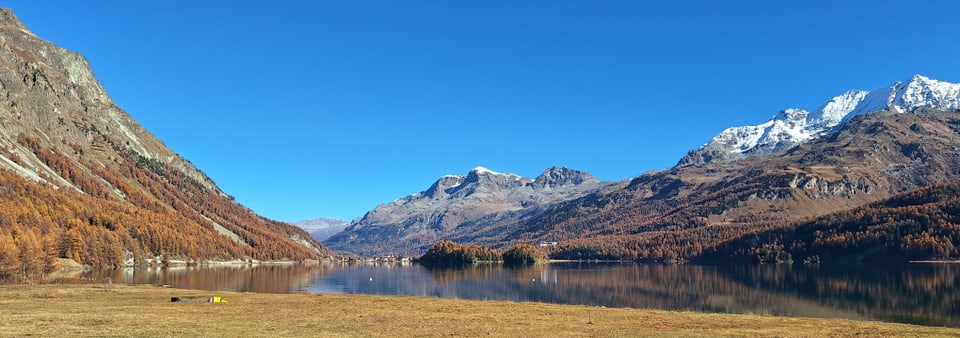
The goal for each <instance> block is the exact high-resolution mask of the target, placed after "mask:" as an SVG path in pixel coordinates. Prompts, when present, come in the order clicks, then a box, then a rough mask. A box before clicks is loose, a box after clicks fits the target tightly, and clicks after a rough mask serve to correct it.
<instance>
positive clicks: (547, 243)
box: [540, 242, 557, 247]
mask: <svg viewBox="0 0 960 338" xmlns="http://www.w3.org/2000/svg"><path fill="white" fill-rule="evenodd" d="M540 246H542V247H543V246H557V242H540Z"/></svg>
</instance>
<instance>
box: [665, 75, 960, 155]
mask: <svg viewBox="0 0 960 338" xmlns="http://www.w3.org/2000/svg"><path fill="white" fill-rule="evenodd" d="M917 107H932V108H937V109H943V110H953V109H957V108H958V107H960V84H956V83H950V82H944V81H938V80H933V79H930V78H928V77H925V76H923V75H919V74H918V75H914V76H912V77H911V78H910V79H908V80H907V81H903V82H897V83H894V84H893V85H890V86H887V87H883V88H880V89H875V90H871V91H864V90H851V91H848V92H846V93H843V94H842V95H840V96H836V97H834V98H832V99H830V101H828V102H827V103H826V104H824V105H823V106H821V107H820V108H819V109H817V110H815V111H812V112H807V111H806V110H803V109H795V108H791V109H785V110H783V111H781V113H780V114H779V115H777V116H775V117H774V118H773V119H771V120H769V121H767V122H764V123H762V124H759V125H755V126H742V127H731V128H727V129H726V130H724V131H723V132H721V133H720V134H719V135H717V136H716V137H714V138H713V139H712V140H710V142H708V143H707V144H705V145H703V146H702V147H700V149H697V150H694V151H691V152H690V153H688V154H687V156H685V157H684V158H683V159H681V160H680V162H679V163H678V164H677V165H678V166H688V165H696V164H703V163H707V162H711V161H714V160H718V159H720V160H737V159H741V158H746V157H751V156H755V155H762V154H769V153H773V152H778V151H781V150H785V149H788V148H790V147H793V146H795V145H797V144H800V143H803V142H806V141H808V140H811V139H814V138H817V137H820V136H822V135H825V134H829V133H832V132H834V131H836V130H837V128H839V127H840V126H842V125H843V124H844V123H845V122H846V121H848V120H850V119H851V118H853V117H854V116H857V115H862V114H869V113H873V112H877V111H881V110H891V111H895V112H900V113H903V112H910V111H912V110H913V109H915V108H917Z"/></svg>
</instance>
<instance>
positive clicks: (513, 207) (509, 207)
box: [324, 167, 603, 256]
mask: <svg viewBox="0 0 960 338" xmlns="http://www.w3.org/2000/svg"><path fill="white" fill-rule="evenodd" d="M602 185H603V184H602V183H601V182H600V180H598V179H597V178H596V177H594V176H593V175H590V174H588V173H585V172H582V171H577V170H572V169H567V168H558V167H553V168H548V169H546V170H544V172H543V173H542V174H540V176H538V177H537V178H535V179H530V178H526V177H521V176H518V175H515V174H505V173H499V172H495V171H492V170H489V169H486V168H484V167H476V168H474V169H473V170H470V172H469V173H467V175H466V176H457V175H447V176H444V177H441V178H440V179H438V180H437V181H436V182H434V183H433V185H431V186H430V187H429V188H427V189H426V190H424V191H422V192H420V193H417V194H413V195H410V196H406V197H403V198H400V199H398V200H396V201H393V202H391V203H386V204H382V205H380V206H378V207H376V208H374V209H373V210H371V211H370V212H368V213H367V214H366V215H364V216H363V218H361V219H359V220H357V221H355V222H353V223H352V224H351V225H350V226H349V227H348V228H346V229H345V230H344V231H343V232H341V233H339V234H337V235H334V236H333V237H331V238H329V239H327V240H325V241H324V243H325V244H326V245H327V246H329V247H330V248H331V249H332V250H336V251H338V252H341V253H349V254H354V255H361V256H368V255H379V254H399V255H412V254H417V253H420V252H422V251H423V250H425V249H426V248H427V247H429V246H430V245H432V244H433V243H434V242H436V241H437V240H440V239H446V238H451V237H458V236H464V235H470V234H474V233H477V232H480V231H486V230H490V231H494V230H493V229H488V228H489V225H492V224H496V223H497V222H499V221H502V220H503V219H511V218H514V217H517V215H520V214H523V213H525V212H530V211H533V210H536V209H538V208H540V207H542V206H548V205H551V204H552V203H556V202H558V201H566V200H570V199H573V198H577V197H580V196H583V195H585V194H587V193H590V192H593V191H596V190H597V189H598V188H599V187H601V186H602Z"/></svg>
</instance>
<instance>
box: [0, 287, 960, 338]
mask: <svg viewBox="0 0 960 338" xmlns="http://www.w3.org/2000/svg"><path fill="white" fill-rule="evenodd" d="M214 295H219V296H223V297H224V298H226V299H227V300H228V301H229V303H225V304H216V303H172V302H170V298H171V297H184V298H186V297H209V296H214ZM0 336H2V337H24V336H42V337H75V336H97V337H104V336H135V337H170V336H173V337H192V336H214V337H294V336H309V337H383V336H390V337H438V336H444V337H485V336H494V337H724V336H727V337H743V336H763V337H830V336H836V337H893V336H904V337H930V336H954V337H960V330H958V329H950V328H937V327H923V326H913V325H903V324H892V323H882V322H864V321H851V320H834V319H814V318H790V317H770V316H754V315H724V314H706V313H694V312H669V311H657V310H638V309H613V308H598V307H586V306H571V305H553V304H540V303H514V302H502V301H467V300H451V299H436V298H422V297H396V296H368V295H327V294H286V295H282V294H258V293H233V292H210V291H198V290H183V289H171V288H162V287H157V286H129V285H96V284H87V285H5V286H0Z"/></svg>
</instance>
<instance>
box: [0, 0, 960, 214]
mask: <svg viewBox="0 0 960 338" xmlns="http://www.w3.org/2000/svg"><path fill="white" fill-rule="evenodd" d="M0 5H2V6H7V7H10V8H12V9H13V10H14V12H15V13H16V14H17V16H18V17H20V19H21V20H22V21H24V22H25V23H26V25H27V26H28V27H29V28H30V29H31V30H32V31H33V32H34V33H36V34H37V35H39V36H40V37H42V38H45V39H47V40H50V41H52V42H54V43H56V44H58V45H60V46H63V47H65V48H67V49H70V50H73V51H77V52H80V53H81V54H83V55H85V56H86V57H87V58H88V59H89V60H90V63H91V64H92V66H93V69H94V73H95V74H96V75H97V76H98V78H99V79H100V81H101V82H102V84H103V86H104V87H105V88H106V90H107V92H108V93H109V94H110V96H111V97H112V98H113V100H114V101H116V102H117V104H119V105H120V106H121V107H123V108H124V109H125V110H126V111H127V112H129V113H130V114H131V115H132V116H133V117H134V118H135V119H136V120H137V121H139V122H140V123H142V124H143V125H144V126H145V127H146V128H147V129H148V130H150V131H151V132H153V133H154V134H155V135H156V136H157V137H159V138H160V139H161V140H163V141H164V142H165V143H166V144H167V145H168V146H169V147H170V148H172V149H173V150H174V151H176V152H177V153H179V154H181V155H183V156H184V157H186V158H187V159H189V160H190V161H192V162H193V163H194V164H195V165H196V166H197V167H199V168H200V169H201V170H203V171H204V172H206V173H207V174H208V175H209V176H210V177H211V178H213V179H214V181H216V182H217V183H218V184H219V185H220V187H221V188H223V190H225V191H226V192H227V193H229V194H231V195H234V196H235V197H236V199H237V200H238V201H239V202H241V203H243V204H244V205H246V206H248V207H250V208H251V209H253V210H254V211H256V212H258V213H260V214H262V215H264V216H267V217H270V218H273V219H278V220H283V221H291V222H295V221H299V220H303V219H310V218H317V217H338V218H342V219H347V220H349V219H353V218H355V217H359V216H362V215H363V213H365V212H366V211H368V210H370V209H372V208H374V207H375V206H376V205H378V204H381V203H386V202H390V201H392V200H394V199H396V198H399V197H402V196H405V195H408V194H412V193H416V192H419V191H422V190H424V189H426V188H427V187H428V186H429V185H430V184H431V183H433V181H434V180H436V179H437V178H439V177H440V176H442V175H445V174H465V173H466V172H467V171H469V170H470V169H471V168H473V167H475V166H478V165H482V166H485V167H487V168H490V169H492V170H496V171H501V172H511V173H516V174H519V175H523V176H527V177H535V176H537V175H538V174H539V173H540V172H541V171H542V170H543V169H545V168H547V167H549V166H566V167H570V168H574V169H580V170H585V171H588V172H590V173H593V174H594V175H596V176H598V177H599V178H601V179H604V180H622V179H628V178H631V177H634V176H636V175H639V174H641V173H643V172H645V171H649V170H657V169H663V168H667V167H670V166H672V165H674V164H675V163H676V161H677V160H678V159H679V158H680V157H681V156H683V155H684V154H685V153H686V152H687V151H688V150H690V149H693V148H696V147H698V146H700V145H702V144H703V143H705V142H707V141H708V140H709V139H710V138H711V137H713V136H714V135H716V134H717V133H718V132H720V131H721V130H723V129H725V128H727V127H730V126H736V125H748V124H759V123H761V122H764V121H765V120H767V119H768V118H769V117H771V116H773V115H775V114H776V113H777V112H778V111H779V110H780V109H784V108H790V107H798V108H807V109H815V108H817V107H818V106H820V105H821V104H823V103H824V102H826V101H827V100H828V99H829V98H831V97H833V96H835V95H839V94H841V93H843V92H844V91H846V90H848V89H876V88H879V87H883V86H887V85H890V84H892V83H894V82H896V81H901V80H905V79H907V78H909V77H910V76H911V75H913V74H916V73H919V74H924V75H926V76H929V77H931V78H934V79H939V80H944V81H950V82H960V66H958V61H957V60H958V58H957V56H958V55H960V28H958V26H957V15H958V13H960V1H953V0H929V1H916V2H907V1H760V0H757V1H708V0H703V1H668V0H663V1H478V0H475V1H447V0H444V1H395V0H388V1H362V0H361V1H307V0H304V1H283V0H280V1H257V2H253V1H225V0H224V1H180V0H176V1H37V0H14V1H7V0H0Z"/></svg>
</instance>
